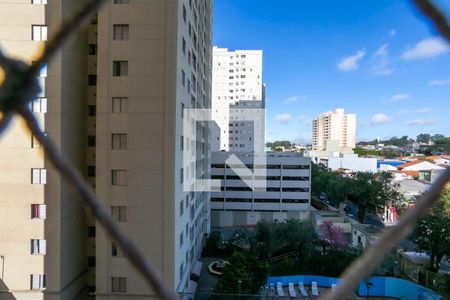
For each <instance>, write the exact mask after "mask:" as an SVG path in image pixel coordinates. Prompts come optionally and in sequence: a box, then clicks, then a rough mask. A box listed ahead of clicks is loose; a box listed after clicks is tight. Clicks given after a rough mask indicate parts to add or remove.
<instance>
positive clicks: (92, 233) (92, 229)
mask: <svg viewBox="0 0 450 300" xmlns="http://www.w3.org/2000/svg"><path fill="white" fill-rule="evenodd" d="M88 237H91V238H93V237H95V226H89V227H88Z"/></svg>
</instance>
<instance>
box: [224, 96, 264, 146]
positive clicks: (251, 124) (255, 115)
mask: <svg viewBox="0 0 450 300" xmlns="http://www.w3.org/2000/svg"><path fill="white" fill-rule="evenodd" d="M264 109H265V105H264V102H263V101H256V100H240V101H237V102H236V103H235V104H230V109H229V116H230V121H229V123H228V134H229V138H228V141H229V145H228V146H229V151H230V152H255V151H256V152H258V153H263V152H264V148H265V110H264Z"/></svg>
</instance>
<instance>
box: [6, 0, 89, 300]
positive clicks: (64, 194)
mask: <svg viewBox="0 0 450 300" xmlns="http://www.w3.org/2000/svg"><path fill="white" fill-rule="evenodd" d="M80 4H81V3H80V1H68V0H63V1H49V2H48V4H47V1H37V0H36V1H23V0H7V1H5V0H1V1H0V47H1V49H2V51H3V52H4V53H5V54H6V55H7V56H10V57H13V58H17V59H21V60H24V61H25V62H27V63H28V64H32V63H33V60H34V57H36V54H37V53H38V52H39V51H40V50H42V48H43V47H44V45H45V42H46V40H47V37H48V36H51V35H52V34H54V33H55V31H56V30H57V29H58V26H59V24H61V22H62V20H63V18H65V17H66V16H67V15H69V14H71V13H72V12H73V11H74V10H75V9H77V8H78V7H79V6H80ZM86 37H87V32H86V31H80V32H79V33H78V34H77V35H76V36H75V38H73V39H71V40H70V41H69V43H68V44H67V45H66V46H65V47H64V48H63V49H62V50H61V51H59V53H58V55H57V56H56V57H55V58H54V60H53V61H52V63H51V64H50V65H49V66H48V67H45V68H43V69H42V70H41V72H40V75H39V78H38V80H39V83H40V86H41V90H42V91H41V92H40V94H39V95H38V98H37V99H36V100H35V101H34V102H33V103H32V104H30V108H31V110H32V111H33V113H34V114H35V116H36V118H37V119H38V121H39V123H40V126H41V128H42V129H43V130H44V131H45V132H46V133H47V135H48V136H49V137H51V138H52V139H53V140H54V142H55V143H56V146H57V148H58V149H59V150H60V151H61V152H62V153H64V156H65V157H66V158H67V159H69V160H70V161H72V163H73V164H74V165H75V166H77V167H78V168H79V169H80V170H82V171H83V173H84V172H85V162H86V158H85V151H84V149H86V146H85V143H86V118H87V117H86V93H87V91H86V72H87V71H86V68H87V66H86V60H87V56H88V52H87V51H86V48H87V47H86V42H85V41H86ZM0 157H1V159H0V168H1V170H2V172H0V195H1V197H0V223H1V226H0V260H1V261H0V274H1V278H0V286H1V287H0V289H1V291H0V298H2V299H3V297H5V299H8V298H7V297H8V296H6V295H7V293H10V296H11V297H12V298H11V299H30V300H31V299H33V300H34V299H44V295H45V299H55V300H56V299H85V297H86V296H87V290H86V281H87V265H88V263H87V255H86V242H87V239H86V236H87V235H86V232H87V227H86V217H85V212H84V208H83V206H82V205H81V203H82V202H81V201H80V199H79V196H78V194H77V193H74V192H73V190H72V188H71V187H70V186H68V185H67V184H66V182H64V181H63V179H62V178H61V176H60V175H59V173H58V172H57V171H56V170H55V169H54V168H53V166H52V165H51V164H49V163H48V162H47V160H46V159H45V158H44V155H43V150H42V148H41V145H40V144H39V143H38V142H37V141H36V139H35V138H33V137H32V136H31V135H30V133H29V131H28V130H27V129H25V126H24V123H23V122H22V121H21V120H19V119H17V118H16V119H15V120H14V121H13V123H12V124H11V126H10V128H9V129H8V130H7V131H6V132H5V134H4V135H3V136H2V137H1V139H0Z"/></svg>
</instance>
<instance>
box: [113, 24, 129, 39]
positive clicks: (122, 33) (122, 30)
mask: <svg viewBox="0 0 450 300" xmlns="http://www.w3.org/2000/svg"><path fill="white" fill-rule="evenodd" d="M128 31H129V26H128V24H119V25H113V40H128Z"/></svg>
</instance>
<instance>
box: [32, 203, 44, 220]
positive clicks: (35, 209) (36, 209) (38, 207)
mask: <svg viewBox="0 0 450 300" xmlns="http://www.w3.org/2000/svg"><path fill="white" fill-rule="evenodd" d="M31 218H32V219H41V220H45V219H46V218H47V205H45V204H31Z"/></svg>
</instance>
